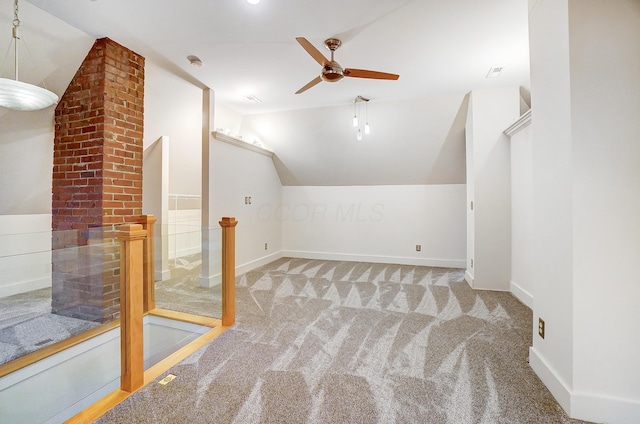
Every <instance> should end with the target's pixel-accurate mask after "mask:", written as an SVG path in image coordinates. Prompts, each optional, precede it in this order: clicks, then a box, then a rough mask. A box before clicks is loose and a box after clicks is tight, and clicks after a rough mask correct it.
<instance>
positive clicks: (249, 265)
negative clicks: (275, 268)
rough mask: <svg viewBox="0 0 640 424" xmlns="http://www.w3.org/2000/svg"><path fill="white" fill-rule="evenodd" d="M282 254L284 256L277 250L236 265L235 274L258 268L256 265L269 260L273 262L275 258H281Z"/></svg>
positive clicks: (259, 265) (263, 263) (264, 263)
mask: <svg viewBox="0 0 640 424" xmlns="http://www.w3.org/2000/svg"><path fill="white" fill-rule="evenodd" d="M283 256H284V255H283V252H282V251H279V252H275V253H272V254H270V255H267V256H263V257H261V258H259V259H256V260H254V261H251V262H247V263H246V264H243V265H240V266H237V267H236V275H240V274H244V273H246V272H249V271H251V270H254V269H256V268H258V267H261V266H263V265H266V264H268V263H271V262H273V261H275V260H278V259H280V258H282V257H283Z"/></svg>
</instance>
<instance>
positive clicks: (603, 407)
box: [570, 393, 640, 424]
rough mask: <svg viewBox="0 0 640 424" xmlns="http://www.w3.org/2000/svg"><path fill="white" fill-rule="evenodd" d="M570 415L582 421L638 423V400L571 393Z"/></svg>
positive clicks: (639, 408)
mask: <svg viewBox="0 0 640 424" xmlns="http://www.w3.org/2000/svg"><path fill="white" fill-rule="evenodd" d="M570 415H571V417H572V418H576V419H579V420H584V421H591V422H596V423H610V424H637V423H640V402H639V401H632V400H628V399H619V398H614V397H608V396H602V395H593V394H590V393H573V394H572V395H571V414H570Z"/></svg>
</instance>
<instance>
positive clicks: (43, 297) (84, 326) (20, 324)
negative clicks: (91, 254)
mask: <svg viewBox="0 0 640 424" xmlns="http://www.w3.org/2000/svg"><path fill="white" fill-rule="evenodd" d="M96 325H98V323H95V322H90V321H84V320H80V319H76V318H70V317H65V316H61V315H54V314H52V313H51V289H50V288H46V289H40V290H34V291H31V292H27V293H22V294H17V295H14V296H9V297H5V298H2V299H0V364H5V363H7V362H9V361H12V360H14V359H16V358H19V357H21V356H24V355H26V354H28V353H31V352H34V351H36V350H38V349H42V348H43V347H46V346H49V345H51V344H54V343H56V342H59V341H61V340H64V339H67V338H69V337H71V336H73V335H75V334H79V333H82V332H83V331H86V330H89V329H90V328H93V327H95V326H96Z"/></svg>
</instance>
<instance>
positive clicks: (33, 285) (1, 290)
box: [0, 274, 51, 298]
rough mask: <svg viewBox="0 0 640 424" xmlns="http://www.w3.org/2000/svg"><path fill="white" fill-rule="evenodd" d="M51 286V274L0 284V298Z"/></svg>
mask: <svg viewBox="0 0 640 424" xmlns="http://www.w3.org/2000/svg"><path fill="white" fill-rule="evenodd" d="M47 287H51V274H49V275H48V276H45V277H43V278H38V279H34V280H28V281H19V282H17V283H13V284H7V285H2V286H0V298H3V297H7V296H13V295H14V294H20V293H26V292H30V291H33V290H40V289H45V288H47Z"/></svg>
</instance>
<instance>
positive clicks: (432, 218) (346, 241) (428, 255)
mask: <svg viewBox="0 0 640 424" xmlns="http://www.w3.org/2000/svg"><path fill="white" fill-rule="evenodd" d="M282 193H283V198H282V205H281V206H280V207H277V205H263V206H262V207H261V209H260V210H259V214H260V216H261V217H264V218H266V217H270V218H275V219H276V220H278V221H281V222H282V226H283V227H282V231H283V244H284V255H285V256H293V257H306V258H318V259H333V260H357V261H370V262H390V263H400V264H415V265H426V266H447V267H456V268H464V265H465V233H466V231H465V230H466V225H465V207H464V205H465V186H464V185H462V184H452V185H416V186H360V187H356V186H352V187H342V186H339V187H326V186H322V187H297V186H289V187H283V189H282ZM417 244H419V245H421V247H422V250H421V251H420V252H416V245H417Z"/></svg>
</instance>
